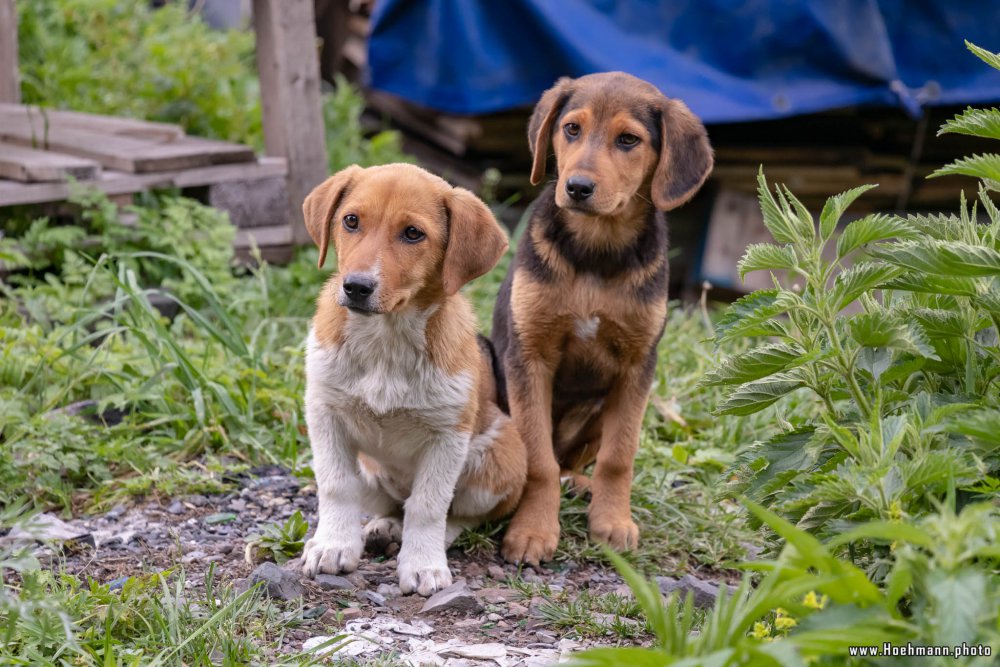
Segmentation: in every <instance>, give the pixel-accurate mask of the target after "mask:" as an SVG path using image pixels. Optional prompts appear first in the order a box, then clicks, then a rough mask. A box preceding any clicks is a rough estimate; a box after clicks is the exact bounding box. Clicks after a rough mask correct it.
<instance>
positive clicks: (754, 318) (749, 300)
mask: <svg viewBox="0 0 1000 667" xmlns="http://www.w3.org/2000/svg"><path fill="white" fill-rule="evenodd" d="M799 301H800V299H799V297H798V295H796V294H795V293H794V292H790V291H788V290H784V289H769V290H757V291H756V292H752V293H750V294H747V295H746V296H744V297H740V298H739V299H737V300H736V301H734V302H733V303H732V304H730V306H729V309H728V310H726V313H725V314H724V315H723V316H722V318H721V319H719V321H718V323H717V324H716V325H715V337H716V339H717V340H718V341H719V342H723V341H726V340H732V339H734V338H739V337H741V336H774V335H780V334H781V333H783V331H784V327H782V326H781V324H780V323H778V322H776V321H774V320H773V319H772V318H774V317H776V316H778V315H781V314H783V313H786V312H788V310H789V309H791V308H794V307H795V306H796V305H798V303H799Z"/></svg>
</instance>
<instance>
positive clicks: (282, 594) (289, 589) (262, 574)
mask: <svg viewBox="0 0 1000 667" xmlns="http://www.w3.org/2000/svg"><path fill="white" fill-rule="evenodd" d="M258 582H264V586H263V587H262V588H263V589H264V591H265V592H266V593H267V594H268V595H269V596H270V597H272V598H277V599H278V600H294V599H296V598H300V597H302V594H303V593H304V592H305V591H304V589H303V588H302V584H300V583H299V578H298V577H297V576H296V575H295V574H293V573H292V572H289V571H287V570H283V569H281V568H280V567H278V566H277V565H275V564H274V563H261V564H260V565H259V566H258V567H257V569H256V570H254V571H253V572H252V573H251V574H250V576H249V577H247V583H248V585H249V586H253V585H255V584H257V583H258Z"/></svg>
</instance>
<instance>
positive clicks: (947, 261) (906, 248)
mask: <svg viewBox="0 0 1000 667" xmlns="http://www.w3.org/2000/svg"><path fill="white" fill-rule="evenodd" d="M871 254H872V255H873V256H874V257H877V258H879V259H883V260H885V261H887V262H890V263H892V264H895V265H897V266H902V267H904V268H907V269H914V270H917V271H926V272H927V273H936V274H941V275H946V276H997V275H1000V252H997V251H996V250H993V249H992V248H984V247H982V246H974V245H970V244H968V243H963V242H961V241H932V240H923V241H902V242H900V243H893V244H889V245H884V246H880V247H878V248H873V249H872V250H871Z"/></svg>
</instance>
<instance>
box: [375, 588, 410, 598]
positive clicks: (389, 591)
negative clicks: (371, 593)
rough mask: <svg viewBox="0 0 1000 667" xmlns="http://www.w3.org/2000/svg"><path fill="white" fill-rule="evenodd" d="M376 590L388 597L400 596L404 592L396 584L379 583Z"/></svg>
mask: <svg viewBox="0 0 1000 667" xmlns="http://www.w3.org/2000/svg"><path fill="white" fill-rule="evenodd" d="M375 590H376V592H378V594H379V595H381V596H382V597H384V598H387V599H392V598H398V597H399V596H400V595H402V594H403V592H402V591H401V590H399V586H397V585H396V584H379V585H378V588H376V589H375Z"/></svg>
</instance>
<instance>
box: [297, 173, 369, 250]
mask: <svg viewBox="0 0 1000 667" xmlns="http://www.w3.org/2000/svg"><path fill="white" fill-rule="evenodd" d="M361 171H362V169H361V167H359V166H358V165H356V164H352V165H351V166H350V167H347V168H346V169H342V170H340V171H338V172H337V173H336V174H334V175H333V176H331V177H330V178H328V179H326V180H325V181H323V182H322V183H320V184H319V185H317V186H316V187H315V189H313V191H312V192H310V193H309V196H308V197H306V200H305V201H304V202H302V217H303V218H305V221H306V229H308V230H309V236H311V237H312V240H313V242H315V243H316V245H317V246H319V268H323V264H325V263H326V249H327V246H329V245H330V225H331V223H332V222H333V221H332V218H333V215H334V213H336V212H337V207H338V206H340V202H341V200H343V198H344V194H346V193H347V191H348V190H349V189H350V187H351V184H352V183H353V182H354V179H355V178H356V177H357V176H358V174H360V173H361Z"/></svg>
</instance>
